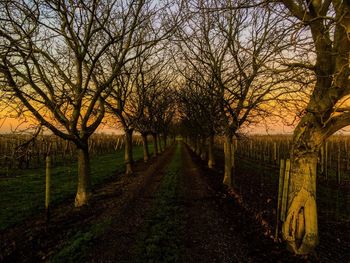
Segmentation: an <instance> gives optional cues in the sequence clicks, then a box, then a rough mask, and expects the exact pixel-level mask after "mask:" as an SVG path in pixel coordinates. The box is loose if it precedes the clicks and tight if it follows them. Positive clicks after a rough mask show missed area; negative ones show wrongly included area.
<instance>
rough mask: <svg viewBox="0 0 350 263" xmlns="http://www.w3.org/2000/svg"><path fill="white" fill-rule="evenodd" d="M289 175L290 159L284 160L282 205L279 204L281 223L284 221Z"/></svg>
mask: <svg viewBox="0 0 350 263" xmlns="http://www.w3.org/2000/svg"><path fill="white" fill-rule="evenodd" d="M289 173H290V159H287V160H286V169H285V173H284V181H283V193H282V204H281V221H282V222H284V220H285V219H286V210H287V199H288V186H289Z"/></svg>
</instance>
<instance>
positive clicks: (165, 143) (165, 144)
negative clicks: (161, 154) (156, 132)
mask: <svg viewBox="0 0 350 263" xmlns="http://www.w3.org/2000/svg"><path fill="white" fill-rule="evenodd" d="M167 140H168V136H167V135H166V134H165V133H164V136H163V141H164V150H165V149H166V147H167V146H168V145H167V144H168V142H167Z"/></svg>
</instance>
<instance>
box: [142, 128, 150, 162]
mask: <svg viewBox="0 0 350 263" xmlns="http://www.w3.org/2000/svg"><path fill="white" fill-rule="evenodd" d="M141 137H142V145H143V161H144V162H145V163H146V162H148V160H149V150H148V141H147V134H146V133H141Z"/></svg>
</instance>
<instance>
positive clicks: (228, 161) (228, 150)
mask: <svg viewBox="0 0 350 263" xmlns="http://www.w3.org/2000/svg"><path fill="white" fill-rule="evenodd" d="M231 145H232V136H231V135H225V143H224V154H225V174H224V180H223V184H224V185H226V186H227V187H229V188H231V187H233V181H232V173H233V163H232V146H231Z"/></svg>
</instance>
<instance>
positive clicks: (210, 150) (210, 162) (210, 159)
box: [208, 135, 215, 168]
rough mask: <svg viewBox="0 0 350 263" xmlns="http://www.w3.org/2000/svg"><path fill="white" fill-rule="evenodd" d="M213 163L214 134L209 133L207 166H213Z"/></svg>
mask: <svg viewBox="0 0 350 263" xmlns="http://www.w3.org/2000/svg"><path fill="white" fill-rule="evenodd" d="M214 165H215V158H214V135H210V137H209V142H208V167H209V168H213V167H214Z"/></svg>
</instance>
